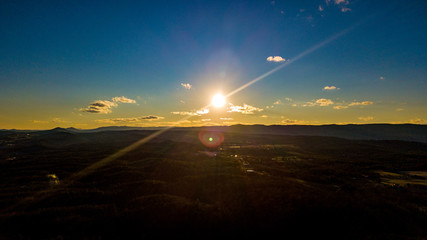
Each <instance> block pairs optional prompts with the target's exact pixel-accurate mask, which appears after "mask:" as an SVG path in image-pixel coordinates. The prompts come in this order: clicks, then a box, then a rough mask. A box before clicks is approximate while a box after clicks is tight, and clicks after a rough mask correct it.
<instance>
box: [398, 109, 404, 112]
mask: <svg viewBox="0 0 427 240" xmlns="http://www.w3.org/2000/svg"><path fill="white" fill-rule="evenodd" d="M403 110H405V109H403V108H396V111H398V112H400V111H403Z"/></svg>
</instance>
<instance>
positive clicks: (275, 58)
mask: <svg viewBox="0 0 427 240" xmlns="http://www.w3.org/2000/svg"><path fill="white" fill-rule="evenodd" d="M267 61H269V62H284V61H286V59H284V58H282V57H281V56H274V57H273V56H270V57H268V58H267Z"/></svg>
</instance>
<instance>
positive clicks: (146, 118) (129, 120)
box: [95, 115, 164, 123]
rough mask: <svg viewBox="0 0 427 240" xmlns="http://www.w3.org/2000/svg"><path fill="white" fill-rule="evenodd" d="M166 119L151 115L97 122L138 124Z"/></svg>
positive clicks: (98, 120) (99, 120)
mask: <svg viewBox="0 0 427 240" xmlns="http://www.w3.org/2000/svg"><path fill="white" fill-rule="evenodd" d="M160 119H164V117H160V116H155V115H149V116H142V117H134V118H108V119H97V120H95V121H96V122H100V123H136V122H142V121H153V120H160Z"/></svg>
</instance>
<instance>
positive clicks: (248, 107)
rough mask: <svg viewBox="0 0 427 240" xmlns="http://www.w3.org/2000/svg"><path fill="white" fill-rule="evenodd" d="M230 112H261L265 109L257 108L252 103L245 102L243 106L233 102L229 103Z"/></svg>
mask: <svg viewBox="0 0 427 240" xmlns="http://www.w3.org/2000/svg"><path fill="white" fill-rule="evenodd" d="M229 105H230V106H229V107H228V112H239V113H242V114H254V112H261V111H263V110H264V109H262V108H257V107H254V106H251V105H247V104H243V106H236V105H233V104H232V103H229Z"/></svg>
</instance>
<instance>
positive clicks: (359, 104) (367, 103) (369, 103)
mask: <svg viewBox="0 0 427 240" xmlns="http://www.w3.org/2000/svg"><path fill="white" fill-rule="evenodd" d="M372 104H374V103H373V102H371V101H364V102H352V103H350V104H349V105H348V106H364V105H372Z"/></svg>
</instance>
